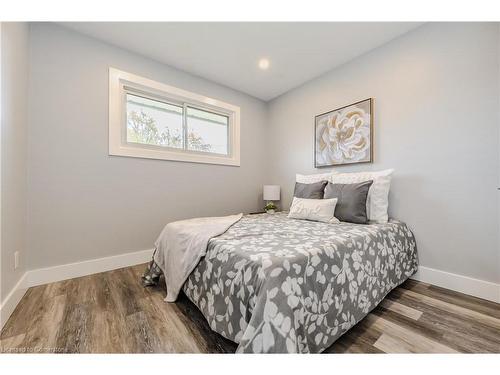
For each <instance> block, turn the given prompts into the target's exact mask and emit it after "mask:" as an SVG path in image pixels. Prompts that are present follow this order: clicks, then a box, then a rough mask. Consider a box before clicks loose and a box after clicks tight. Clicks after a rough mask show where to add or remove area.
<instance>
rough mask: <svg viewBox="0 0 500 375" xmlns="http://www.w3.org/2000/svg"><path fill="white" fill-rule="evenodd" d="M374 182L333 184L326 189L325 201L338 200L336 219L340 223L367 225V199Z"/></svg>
mask: <svg viewBox="0 0 500 375" xmlns="http://www.w3.org/2000/svg"><path fill="white" fill-rule="evenodd" d="M372 183H373V181H365V182H360V183H357V184H332V183H331V182H329V183H328V185H326V187H325V194H324V198H325V199H331V198H337V199H338V200H337V205H336V206H335V217H336V218H337V219H339V220H340V221H347V222H349V223H356V224H366V223H367V222H368V216H367V215H366V198H367V197H368V190H369V189H370V186H371V185H372Z"/></svg>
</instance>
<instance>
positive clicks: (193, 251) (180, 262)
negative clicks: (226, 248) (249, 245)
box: [154, 214, 243, 302]
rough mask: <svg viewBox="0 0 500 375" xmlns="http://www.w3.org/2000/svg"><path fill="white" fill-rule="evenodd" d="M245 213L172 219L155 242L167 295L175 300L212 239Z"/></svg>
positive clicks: (167, 298) (157, 259) (155, 256)
mask: <svg viewBox="0 0 500 375" xmlns="http://www.w3.org/2000/svg"><path fill="white" fill-rule="evenodd" d="M242 216H243V214H238V215H229V216H221V217H200V218H196V219H188V220H181V221H175V222H173V223H169V224H167V225H166V226H165V228H163V231H162V232H161V234H160V236H159V237H158V239H157V240H156V242H155V247H156V252H155V255H154V260H155V262H156V264H157V265H158V266H159V267H160V268H161V270H162V271H163V274H164V275H165V283H166V284H167V297H166V298H165V301H167V302H175V300H176V299H177V296H178V295H179V292H180V291H181V289H182V286H183V285H184V282H185V281H186V280H187V278H188V276H189V275H190V274H191V272H193V270H194V268H195V267H196V266H197V265H198V262H199V261H200V259H201V258H202V257H203V256H204V255H205V254H206V251H207V245H208V241H209V240H210V239H211V238H213V237H216V236H219V235H221V234H223V233H224V232H225V231H226V230H228V229H229V227H231V226H232V225H233V224H234V223H236V222H238V221H239V220H240V219H241V217H242Z"/></svg>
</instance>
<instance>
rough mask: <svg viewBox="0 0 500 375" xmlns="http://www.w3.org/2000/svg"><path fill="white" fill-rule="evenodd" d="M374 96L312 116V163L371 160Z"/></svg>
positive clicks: (327, 163)
mask: <svg viewBox="0 0 500 375" xmlns="http://www.w3.org/2000/svg"><path fill="white" fill-rule="evenodd" d="M372 104H373V99H371V98H370V99H365V100H362V101H359V102H357V103H353V104H350V105H347V106H345V107H341V108H338V109H334V110H333V111H330V112H326V113H323V114H321V115H318V116H316V117H315V122H314V130H315V141H314V166H315V167H316V168H320V167H330V166H334V165H345V164H356V163H371V162H372V155H373V142H372V135H373V134H372V133H373V116H372Z"/></svg>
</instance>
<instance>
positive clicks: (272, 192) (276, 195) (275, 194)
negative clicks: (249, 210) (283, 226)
mask: <svg viewBox="0 0 500 375" xmlns="http://www.w3.org/2000/svg"><path fill="white" fill-rule="evenodd" d="M263 197H264V200H265V201H266V206H265V207H264V209H265V210H266V212H267V213H268V214H274V213H275V212H276V209H277V207H276V205H275V204H274V202H273V201H279V200H280V187H279V185H264V194H263Z"/></svg>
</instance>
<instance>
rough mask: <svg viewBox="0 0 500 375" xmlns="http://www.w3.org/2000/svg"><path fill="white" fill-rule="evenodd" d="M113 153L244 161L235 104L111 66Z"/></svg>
mask: <svg viewBox="0 0 500 375" xmlns="http://www.w3.org/2000/svg"><path fill="white" fill-rule="evenodd" d="M109 89H110V91H109V154H110V155H118V156H130V157H140V158H151V159H164V160H177V161H188V162H196V163H211V164H224V165H234V166H239V165H240V152H239V141H240V139H239V117H240V109H239V107H236V106H234V105H231V104H228V103H224V102H221V101H218V100H215V99H211V98H208V97H205V96H202V95H198V94H194V93H191V92H188V91H185V90H182V89H178V88H175V87H172V86H168V85H164V84H162V83H159V82H154V81H151V80H149V79H147V78H142V77H138V76H136V75H133V74H130V73H126V72H123V71H120V70H117V69H113V68H110V70H109Z"/></svg>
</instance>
